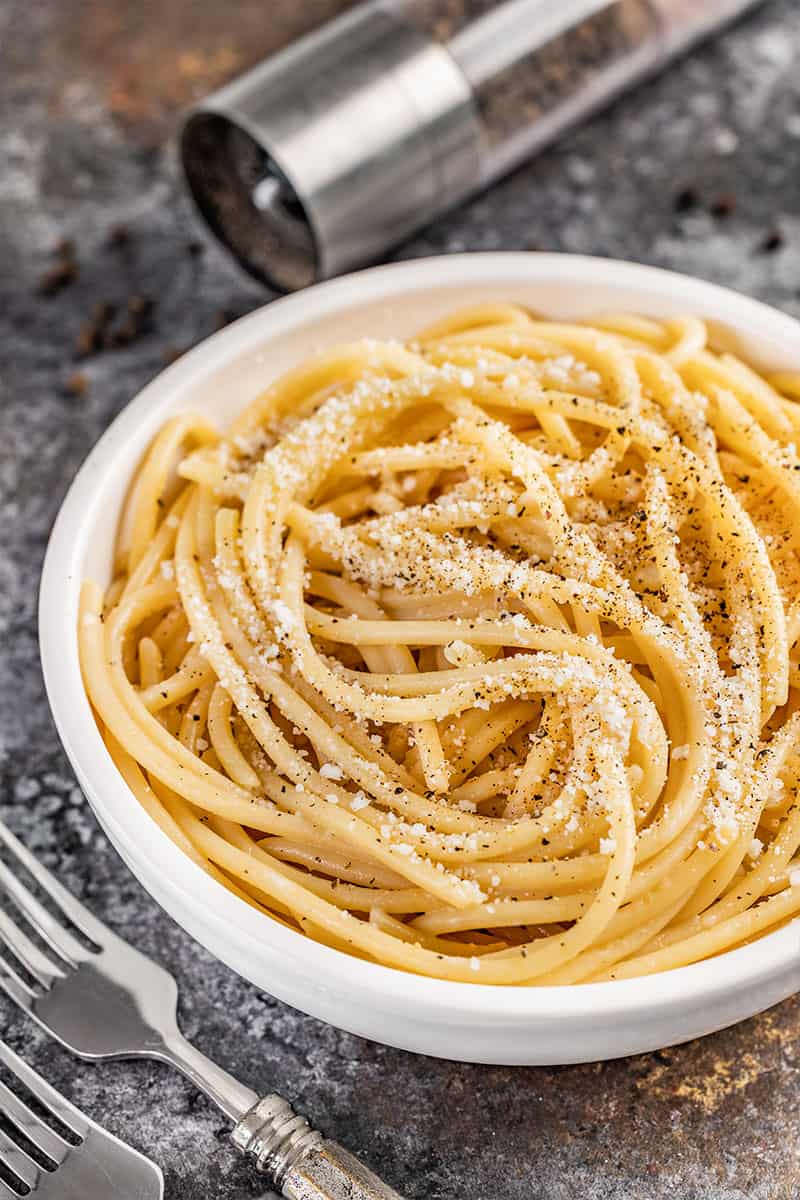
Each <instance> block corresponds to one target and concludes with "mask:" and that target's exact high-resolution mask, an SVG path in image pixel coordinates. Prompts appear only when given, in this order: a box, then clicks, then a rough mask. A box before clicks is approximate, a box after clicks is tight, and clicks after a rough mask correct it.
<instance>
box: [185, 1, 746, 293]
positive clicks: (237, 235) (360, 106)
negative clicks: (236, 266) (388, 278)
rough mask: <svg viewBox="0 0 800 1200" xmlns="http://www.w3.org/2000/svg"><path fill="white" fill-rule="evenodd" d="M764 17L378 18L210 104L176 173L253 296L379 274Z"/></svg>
mask: <svg viewBox="0 0 800 1200" xmlns="http://www.w3.org/2000/svg"><path fill="white" fill-rule="evenodd" d="M759 2H760V0H610V2H609V0H559V2H558V3H555V0H370V2H369V3H366V4H361V5H359V6H358V7H356V8H355V9H352V10H350V11H349V12H347V13H345V15H344V16H342V17H340V18H338V19H337V20H335V21H332V22H331V23H329V24H328V25H325V26H324V27H323V28H322V29H320V30H318V31H317V32H315V33H312V34H310V35H309V36H307V37H304V38H302V39H301V40H300V41H298V42H296V43H295V44H294V45H292V46H290V47H289V48H288V49H286V50H283V51H282V52H280V53H279V54H277V55H275V56H274V57H273V58H270V59H268V60H267V61H265V62H263V63H261V64H259V65H258V66H257V67H255V68H254V69H253V70H251V71H249V72H248V73H247V74H246V75H243V76H241V77H240V78H238V79H236V80H234V81H233V82H232V83H230V84H228V85H227V86H226V87H224V88H222V89H221V90H219V91H217V92H215V93H214V94H213V95H211V96H209V97H208V98H207V99H206V100H205V101H203V102H202V103H201V104H200V105H198V106H197V107H196V108H195V109H194V110H193V111H192V112H191V113H190V114H189V116H188V118H187V121H186V125H185V127H184V130H183V134H182V139H181V151H182V159H183V165H184V169H185V172H186V177H187V179H188V182H189V186H190V188H191V191H192V193H193V195H194V198H195V201H196V202H197V205H198V207H199V209H200V211H201V213H202V214H203V216H204V217H205V218H206V220H207V221H208V223H209V225H210V226H211V228H212V229H213V230H214V232H215V233H216V234H217V236H218V237H219V238H220V239H221V240H222V241H223V242H224V243H225V244H226V245H227V246H228V248H229V249H230V250H231V251H232V253H233V254H234V255H235V256H236V258H237V259H238V260H239V262H240V263H241V265H242V266H243V267H244V268H245V269H246V270H248V271H249V272H250V273H251V274H252V275H254V276H255V277H256V278H258V279H260V280H262V281H264V282H265V283H269V284H271V285H273V286H275V287H278V288H279V289H281V290H294V289H296V288H300V287H305V286H307V285H308V284H310V283H313V282H315V281H316V280H319V279H326V278H328V277H330V276H332V275H337V274H339V273H341V272H343V271H347V270H350V269H351V268H353V267H357V266H362V265H364V264H366V263H369V262H372V261H374V260H375V259H377V258H379V257H381V256H382V255H383V254H385V252H386V251H387V250H388V249H389V248H390V247H391V246H392V245H394V244H396V243H397V242H399V241H401V240H402V239H403V238H405V237H407V236H408V235H409V234H411V233H412V232H413V231H414V230H416V229H418V228H420V227H421V226H422V225H425V224H426V223H427V222H429V221H431V220H432V219H433V218H434V217H435V216H437V215H438V214H440V213H442V212H444V211H445V210H447V209H448V208H451V207H452V206H453V205H455V204H457V203H458V202H459V201H461V200H463V199H464V198H465V197H467V196H468V195H470V194H471V193H473V192H475V191H477V190H479V189H481V188H484V187H486V186H487V185H488V184H490V183H492V182H493V181H494V180H495V179H497V178H499V177H500V176H502V175H504V174H505V173H507V172H508V171H510V170H511V169H512V168H514V167H515V166H517V165H518V164H519V163H521V162H522V161H523V160H524V159H526V158H528V157H529V156H530V155H532V154H534V153H535V152H536V151H537V150H539V149H541V148H542V147H543V146H544V145H546V144H547V143H548V142H550V141H552V140H553V139H554V138H555V137H557V136H558V135H559V134H561V133H562V132H563V131H564V130H565V129H567V128H568V127H569V126H571V125H574V124H576V123H577V122H579V121H580V120H582V119H584V118H585V117H586V116H587V115H588V114H590V113H591V112H593V111H595V110H597V109H598V108H600V107H602V106H603V105H604V104H607V103H608V102H609V101H610V100H612V99H613V98H614V97H616V96H618V95H619V94H620V93H621V92H623V91H625V90H626V89H627V88H629V87H630V86H631V85H633V84H634V83H636V82H637V81H638V80H640V79H642V78H643V77H644V76H646V75H648V74H651V73H652V72H654V71H655V70H657V69H658V68H659V67H661V66H663V65H664V64H665V63H667V62H669V61H670V59H672V58H674V57H675V56H676V55H678V54H680V53H681V52H682V51H684V50H686V49H687V48H688V47H689V46H691V45H693V44H694V43H695V42H696V41H698V40H699V39H701V38H703V37H705V36H707V35H708V34H710V33H712V32H713V31H715V30H717V29H719V28H720V26H722V25H723V24H724V23H725V22H727V21H730V20H732V19H733V18H735V17H737V16H739V15H740V14H741V13H743V12H745V11H746V10H747V9H749V8H751V7H753V6H754V5H755V4H756V3H759Z"/></svg>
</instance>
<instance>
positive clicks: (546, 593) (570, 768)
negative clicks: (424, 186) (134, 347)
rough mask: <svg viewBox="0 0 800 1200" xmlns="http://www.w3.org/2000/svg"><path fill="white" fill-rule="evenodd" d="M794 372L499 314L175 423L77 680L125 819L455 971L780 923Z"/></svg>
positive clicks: (791, 708)
mask: <svg viewBox="0 0 800 1200" xmlns="http://www.w3.org/2000/svg"><path fill="white" fill-rule="evenodd" d="M798 399H800V376H782V377H775V378H774V379H773V380H772V381H771V382H770V381H768V380H767V379H765V378H763V377H762V376H760V375H759V374H757V373H756V372H755V371H754V370H753V369H751V368H750V367H748V366H747V365H745V364H744V363H743V362H741V361H739V360H738V359H736V358H734V357H732V356H730V355H726V354H719V353H715V352H714V351H713V350H712V349H711V348H710V347H709V344H708V334H707V330H706V327H705V326H704V324H703V323H702V322H701V321H700V320H697V319H695V318H686V319H681V320H670V321H663V322H657V321H653V320H650V319H645V318H642V317H635V316H620V317H616V316H615V317H609V318H607V319H603V320H598V321H595V322H594V323H593V324H592V325H587V324H557V323H552V322H547V321H542V320H538V319H535V318H534V317H532V316H531V315H529V314H528V313H527V312H525V311H523V310H522V309H520V308H518V307H516V306H513V305H505V304H496V305H490V306H483V307H480V308H473V309H470V310H468V311H465V312H460V313H458V314H456V315H455V316H452V317H450V318H448V319H446V320H444V321H442V322H440V323H439V324H437V325H436V326H434V327H431V328H429V329H427V330H425V331H424V332H423V333H421V334H420V335H419V337H418V338H417V340H416V341H414V342H412V343H408V344H400V343H397V342H373V341H363V342H358V343H355V344H352V345H346V346H341V347H337V348H335V349H333V350H330V351H328V352H326V353H324V354H322V355H321V356H319V357H317V358H315V359H313V360H311V361H308V362H306V363H304V364H302V365H301V366H299V367H297V368H296V369H295V370H293V371H291V372H290V373H289V374H287V375H286V376H284V377H283V378H282V379H280V380H279V381H278V382H276V383H274V384H272V386H270V387H269V388H268V389H267V391H266V392H265V393H264V394H263V395H261V396H260V397H259V398H258V399H256V400H255V401H254V403H252V404H251V405H250V407H249V408H247V409H246V410H245V411H244V412H243V413H242V414H241V415H240V416H239V418H238V419H237V420H236V421H235V422H234V424H233V426H232V427H231V428H230V429H229V431H228V432H227V433H226V434H225V435H224V436H220V435H218V434H217V432H216V431H215V430H214V429H213V428H212V427H211V426H210V425H209V424H208V423H207V422H206V421H205V420H203V419H201V418H199V417H196V416H193V415H181V416H178V417H176V418H174V419H173V420H171V421H170V422H168V423H167V424H166V425H165V426H164V428H163V429H162V431H161V432H160V433H159V435H158V436H157V438H156V439H155V441H154V443H153V445H152V447H151V449H150V451H149V453H148V454H147V456H146V458H145V460H144V462H143V463H142V465H141V466H140V468H139V471H138V474H137V475H136V478H135V481H134V483H133V486H132V488H131V491H130V495H129V498H128V501H127V505H126V509H125V513H124V517H123V520H122V522H121V526H120V531H119V538H118V547H117V556H116V565H115V574H114V579H113V582H112V583H111V585H110V587H109V589H108V591H107V592H106V594H105V596H104V595H103V593H102V592H101V590H100V589H99V588H98V587H97V586H96V585H95V584H93V583H86V584H85V585H84V589H83V593H82V605H81V616H80V631H79V632H80V651H81V662H82V670H83V674H84V679H85V683H86V687H87V690H88V693H89V696H90V698H91V701H92V704H93V706H94V709H95V712H96V714H97V718H98V721H99V723H100V727H101V730H102V732H103V736H104V738H105V741H106V744H107V746H108V749H109V752H110V754H111V755H112V757H113V759H114V761H115V763H116V764H117V766H118V768H119V770H120V772H121V773H122V775H123V777H124V778H125V780H126V782H127V783H128V785H129V787H130V789H131V791H132V792H133V793H134V794H135V795H136V796H137V797H138V799H139V801H140V802H141V804H142V805H143V806H144V808H145V809H146V810H147V812H148V813H149V814H150V816H151V817H152V818H153V819H154V820H155V821H156V822H157V824H158V825H159V826H160V827H161V828H162V829H163V830H164V831H166V833H167V834H169V836H170V837H171V838H172V839H173V840H174V841H175V842H176V843H177V845H178V846H180V847H181V848H182V849H183V850H184V851H185V852H186V853H187V854H188V855H189V856H190V857H191V858H192V859H193V860H194V861H195V862H196V863H197V864H199V866H200V867H202V868H203V870H205V871H206V872H208V873H209V874H210V875H211V876H212V877H213V878H214V879H216V880H218V881H219V882H220V883H221V884H223V885H224V886H225V887H227V888H229V889H230V890H232V891H233V892H234V893H236V894H237V895H238V896H239V897H241V899H242V900H244V901H246V902H247V903H249V904H251V905H254V906H255V907H257V908H258V909H260V910H263V911H264V912H266V913H269V914H270V915H271V916H272V917H273V918H274V919H276V920H278V921H281V922H283V923H284V924H286V925H288V926H289V927H290V928H292V929H295V930H302V931H303V932H304V933H306V934H307V935H308V936H310V937H311V938H314V939H316V940H318V941H322V942H324V943H327V944H328V945H330V946H333V947H336V948H339V949H341V950H345V951H347V952H348V953H351V954H355V955H358V956H360V957H363V958H365V959H368V960H372V961H377V962H380V963H384V964H387V965H390V966H393V967H397V968H402V969H405V970H408V971H413V972H417V973H420V974H425V975H430V976H436V977H439V978H442V979H451V980H461V981H466V982H470V983H485V984H512V985H513V984H516V985H520V984H537V985H541V984H568V983H580V982H587V981H596V980H609V979H621V978H625V977H629V976H636V975H642V974H648V973H652V972H657V971H662V970H666V969H668V968H672V967H678V966H681V965H684V964H687V963H690V962H694V961H697V960H699V959H704V958H708V957H710V956H713V955H716V954H719V953H720V952H722V951H725V950H727V949H730V948H732V947H735V946H739V945H742V944H743V943H746V942H748V941H749V940H751V939H752V938H754V937H756V936H758V935H760V934H761V933H763V932H765V931H767V930H770V929H774V928H775V927H777V926H779V925H780V924H782V923H785V922H786V921H787V920H789V919H790V918H792V917H793V916H795V915H796V914H797V912H798V911H799V910H800V856H798V847H799V846H800V805H799V804H798V799H797V784H798V776H799V775H800V715H798V711H797V710H798V707H800V704H799V703H798V702H799V700H800V664H799V663H798V658H797V651H796V642H797V639H798V636H800V600H798V598H797V597H798V595H799V594H800V593H798V581H799V580H800V561H798V550H800V545H799V539H800V518H799V514H800V458H799V457H798V453H797V450H796V446H795V442H796V440H797V438H798V436H800V405H799V404H798V403H797V401H798Z"/></svg>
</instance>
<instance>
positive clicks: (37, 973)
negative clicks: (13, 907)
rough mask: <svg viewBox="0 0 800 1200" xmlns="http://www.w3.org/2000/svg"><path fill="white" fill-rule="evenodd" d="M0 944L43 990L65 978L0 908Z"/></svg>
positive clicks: (54, 964) (59, 969) (57, 967)
mask: <svg viewBox="0 0 800 1200" xmlns="http://www.w3.org/2000/svg"><path fill="white" fill-rule="evenodd" d="M0 942H2V944H3V945H4V946H6V947H7V948H8V949H9V950H10V951H11V953H12V954H13V955H14V958H15V959H16V960H17V961H18V962H19V963H21V964H22V966H23V967H24V968H25V970H26V971H27V972H28V974H29V975H32V976H33V978H34V979H35V980H36V981H37V983H40V984H41V985H42V987H43V988H49V987H50V985H51V984H52V983H53V982H54V980H56V979H64V978H65V977H66V974H65V972H64V971H62V970H61V968H60V967H59V966H57V965H56V963H53V962H51V961H50V959H49V958H48V957H47V955H46V954H43V953H42V951H41V950H40V949H39V947H38V946H37V945H35V943H34V942H32V941H31V939H30V938H29V937H28V936H27V934H25V933H24V932H23V930H21V929H20V928H19V926H18V925H16V924H15V922H14V921H12V920H11V918H10V917H9V916H8V914H7V913H5V912H4V911H3V909H2V908H0Z"/></svg>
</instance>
